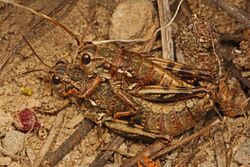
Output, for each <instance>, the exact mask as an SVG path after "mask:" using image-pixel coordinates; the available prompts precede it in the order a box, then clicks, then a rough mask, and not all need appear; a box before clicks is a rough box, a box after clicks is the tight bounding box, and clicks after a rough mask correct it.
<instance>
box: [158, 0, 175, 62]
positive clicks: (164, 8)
mask: <svg viewBox="0 0 250 167" xmlns="http://www.w3.org/2000/svg"><path fill="white" fill-rule="evenodd" d="M157 3H158V9H159V19H160V26H161V27H163V26H164V25H165V23H167V22H168V21H169V20H170V19H169V18H170V9H169V3H168V0H157ZM161 42H162V57H163V58H166V59H171V60H174V49H173V40H172V38H171V27H170V26H169V27H166V28H164V29H162V30H161Z"/></svg>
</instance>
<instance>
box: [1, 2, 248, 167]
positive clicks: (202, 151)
mask: <svg viewBox="0 0 250 167" xmlns="http://www.w3.org/2000/svg"><path fill="white" fill-rule="evenodd" d="M228 1H230V2H233V3H234V4H235V5H236V6H237V7H238V8H240V9H242V10H245V11H247V9H248V10H249V8H250V7H249V6H248V5H249V4H248V3H247V0H228ZM18 2H19V3H21V4H23V5H25V6H29V7H31V8H33V9H36V10H39V11H42V12H43V13H45V14H49V13H51V12H52V14H53V16H52V17H53V18H55V19H56V20H58V21H59V22H60V23H62V24H64V25H66V27H68V28H69V29H70V30H72V31H73V32H74V33H76V34H77V35H78V36H83V35H84V34H85V37H84V39H85V40H95V41H97V40H105V39H109V37H110V34H111V33H114V32H110V29H111V19H112V14H113V13H114V10H115V9H116V7H117V5H118V4H120V3H122V2H123V3H124V2H125V3H126V0H97V1H92V0H79V1H77V0H75V1H73V2H72V1H70V0H65V1H63V0H55V1H49V0H43V1H38V0H33V1H31V0H21V1H18ZM150 2H152V4H153V7H154V9H153V10H155V11H153V12H152V15H153V16H154V17H152V20H154V22H153V23H152V24H150V25H148V23H147V26H148V27H147V28H145V27H144V29H146V30H147V31H146V32H148V31H150V32H151V33H152V32H153V31H155V29H156V28H157V26H159V21H158V19H157V18H158V17H157V10H156V9H157V8H156V6H157V2H156V1H150ZM188 2H189V5H190V8H191V11H192V12H193V13H195V14H198V15H199V16H202V17H204V18H205V19H207V21H208V22H209V23H212V26H214V27H215V29H216V31H217V32H219V33H220V34H223V36H224V37H226V36H227V35H228V36H230V35H231V36H235V35H238V36H240V35H242V34H244V33H242V32H244V30H245V29H244V28H243V27H242V26H241V24H239V23H237V22H236V21H235V20H234V19H232V18H231V17H230V16H228V15H227V14H226V13H225V12H224V11H223V10H221V9H218V8H217V7H216V6H215V4H211V2H210V3H209V1H201V0H199V1H196V0H189V1H188ZM176 4H178V3H177V2H175V3H174V4H173V5H171V11H175V8H176V6H177V5H176ZM135 15H136V13H135ZM183 17H184V14H183V13H180V14H179V15H178V16H177V20H176V22H175V23H173V24H174V25H173V30H174V31H175V32H178V28H179V26H180V24H181V22H182V20H183ZM142 20H143V19H142ZM145 20H146V19H145ZM40 21H41V18H40V17H38V16H34V15H32V14H30V12H27V11H25V10H24V9H19V8H16V7H13V6H11V5H8V4H4V3H0V58H1V61H2V62H3V61H4V58H5V57H7V56H8V55H9V54H11V53H12V52H13V50H14V48H15V46H18V48H17V49H16V50H15V53H14V54H13V55H12V56H11V58H10V60H9V61H7V63H6V64H5V65H4V67H3V68H1V71H0V140H1V143H2V146H1V147H4V149H7V148H8V149H10V150H9V151H10V152H12V155H13V156H7V155H6V154H5V153H4V152H2V151H1V149H0V166H1V165H6V166H12V167H14V166H33V165H32V164H33V163H34V161H35V160H36V156H37V155H38V154H39V150H40V149H41V147H42V146H43V144H44V141H45V139H46V136H47V135H48V133H49V132H50V130H51V128H52V125H53V123H54V121H55V118H56V115H57V113H48V112H46V111H44V110H42V109H40V110H39V109H36V110H35V112H36V115H37V118H38V120H39V122H40V123H41V124H42V129H43V131H41V130H40V131H39V130H36V131H32V132H29V133H23V132H20V131H18V130H16V129H15V127H14V126H13V125H12V122H13V120H12V115H13V114H14V113H16V112H18V111H20V110H22V109H24V108H50V109H51V110H52V109H55V108H58V107H60V106H61V105H62V104H63V100H62V99H61V98H60V97H58V96H56V95H54V94H53V95H47V94H45V93H46V92H45V87H46V86H47V85H48V80H46V78H47V75H46V74H45V73H43V72H33V73H27V74H23V73H25V72H27V71H31V70H34V69H44V70H47V67H45V66H44V65H43V64H42V63H41V62H40V61H39V60H38V59H37V58H36V57H35V56H34V55H33V53H32V51H31V50H30V48H28V47H27V45H25V46H24V43H23V42H22V44H20V45H17V43H18V41H19V40H21V39H22V37H21V36H22V35H25V34H27V33H28V35H27V39H28V41H29V42H30V43H31V44H32V47H33V48H34V49H35V51H36V52H37V53H38V54H39V56H40V57H41V59H42V60H43V61H44V62H46V63H47V64H49V65H50V66H53V65H54V64H55V63H56V62H57V61H58V60H60V59H66V60H68V61H69V62H72V59H73V56H74V54H75V49H76V47H77V45H76V43H75V41H74V40H73V39H72V38H71V37H70V36H69V35H68V34H66V33H65V32H64V31H62V30H61V29H59V28H56V27H55V26H54V25H51V24H49V23H48V22H47V21H43V22H42V23H41V24H39V25H37V26H35V27H34V28H32V27H33V26H34V25H35V24H36V23H38V22H40ZM112 24H114V22H112ZM124 24H125V25H124V26H126V27H130V28H131V29H133V27H132V26H133V25H132V24H131V25H128V24H127V23H126V22H124ZM89 25H90V26H89ZM88 26H89V28H88V29H87V27H88ZM113 26H114V25H113ZM30 29H32V30H31V31H30ZM86 29H87V31H86ZM123 29H124V28H120V29H118V30H119V31H120V30H123ZM125 29H126V28H125ZM134 29H136V28H134ZM29 31H30V32H29ZM131 31H132V30H131ZM143 33H144V32H143ZM143 33H141V34H143ZM145 34H146V33H145ZM145 34H143V35H142V36H140V35H138V34H136V35H135V36H134V35H131V37H132V38H133V37H147V34H146V35H145ZM114 36H115V35H114ZM238 42H239V41H238ZM159 44H160V39H158V38H157V40H156V41H155V43H154V47H155V48H157V49H154V50H153V51H152V52H153V53H152V54H156V55H161V50H160V49H159V47H157V46H158V45H159ZM125 45H126V44H125ZM236 46H238V44H235V47H236ZM129 47H130V46H129ZM137 47H139V48H140V47H141V46H136V49H137ZM2 64H3V63H2ZM24 89H25V90H26V91H25V90H24ZM27 91H28V92H29V91H31V93H27ZM244 91H245V92H247V90H245V89H244ZM79 115H81V111H79V109H78V108H77V107H76V106H75V105H71V106H70V107H67V108H66V109H65V110H64V119H63V123H62V127H61V129H60V132H59V135H58V136H56V138H55V142H54V144H53V146H52V148H51V149H52V150H54V149H55V148H57V147H58V146H59V145H60V144H61V143H62V142H64V141H65V140H66V139H67V137H68V136H70V135H71V134H72V133H73V132H74V130H75V129H76V127H77V124H76V125H75V123H74V121H75V120H78V118H79ZM215 115H216V114H214V115H213V116H211V117H212V118H215V117H219V116H217V115H216V116H215ZM206 122H211V120H210V121H209V120H206ZM72 124H73V125H72ZM202 124H203V126H206V125H207V124H208V123H202ZM201 127H202V125H200V126H198V127H197V129H200V128H201ZM99 129H100V127H97V126H96V127H95V128H94V129H92V130H91V132H90V133H89V134H88V135H87V136H86V137H85V139H83V140H82V141H81V143H80V144H79V145H77V146H76V147H75V148H74V149H73V150H72V151H71V152H70V153H69V154H67V155H66V156H65V157H64V158H63V160H62V161H60V162H59V163H58V165H57V166H58V167H59V166H60V167H64V166H65V167H66V166H74V167H78V166H82V167H84V166H89V165H90V164H91V162H92V161H93V160H94V159H95V157H96V156H97V154H98V153H99V152H100V151H101V150H102V148H104V146H105V144H107V143H108V142H109V141H111V139H112V137H113V136H114V134H113V133H112V132H110V131H108V130H107V129H105V128H103V129H102V131H103V134H102V135H100V134H99ZM13 134H15V135H14V136H13ZM188 134H192V131H188V132H186V133H185V134H183V135H182V136H181V137H180V139H181V138H183V137H184V136H186V135H188ZM249 135H250V124H249V118H248V116H242V117H237V118H228V117H224V118H223V121H222V123H221V124H220V125H218V126H217V127H216V128H215V129H213V130H211V131H210V132H209V133H205V134H204V135H203V136H202V137H200V138H199V139H196V140H194V141H192V142H190V143H188V144H185V145H183V146H181V147H180V148H178V149H176V150H174V151H172V152H171V153H169V154H167V155H164V156H162V157H161V158H159V160H160V162H161V164H162V166H164V167H170V166H179V167H180V166H192V167H195V166H199V167H203V166H204V167H209V166H211V167H214V166H218V167H224V166H231V167H239V166H241V167H247V166H250V139H249ZM6 136H8V137H10V139H6ZM11 138H12V139H11ZM13 138H14V139H13ZM6 140H9V141H11V142H9V143H10V145H12V146H10V145H8V144H6ZM13 142H15V144H14V145H13ZM3 143H5V144H3ZM6 145H7V146H6ZM147 145H148V143H143V142H142V141H134V140H131V139H126V140H125V142H124V143H123V144H122V145H121V146H120V147H119V149H118V150H117V151H116V152H115V153H114V155H113V156H112V158H111V159H110V160H109V161H108V163H107V164H106V165H105V166H107V167H110V166H120V165H121V163H122V162H123V161H124V160H125V159H127V158H129V157H131V156H133V155H136V154H137V153H138V152H139V151H141V150H142V149H143V148H145V147H146V146H147ZM14 146H15V147H14ZM10 147H12V148H10ZM16 155H18V156H21V157H22V159H21V160H20V159H19V160H18V159H16V158H14V157H15V156H16ZM10 157H11V158H10Z"/></svg>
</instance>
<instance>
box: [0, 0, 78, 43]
mask: <svg viewBox="0 0 250 167" xmlns="http://www.w3.org/2000/svg"><path fill="white" fill-rule="evenodd" d="M0 1H2V2H5V3H8V4H11V5H13V6H16V7H19V8H22V9H25V10H28V11H30V12H31V13H33V14H35V15H37V16H41V17H43V18H45V19H46V20H48V21H50V22H51V23H53V24H54V25H55V26H58V27H61V28H62V29H63V30H64V31H66V32H67V33H68V34H69V35H70V36H71V37H72V38H74V39H75V40H76V43H77V46H80V41H79V39H78V38H77V36H76V35H75V34H74V33H73V32H72V31H70V30H69V29H67V28H66V27H65V26H64V25H63V24H61V23H59V22H58V21H56V20H55V19H52V18H51V17H49V16H47V15H45V14H43V13H41V12H38V11H35V10H34V9H31V8H29V7H26V6H23V5H20V4H17V3H15V2H12V1H9V0H0Z"/></svg>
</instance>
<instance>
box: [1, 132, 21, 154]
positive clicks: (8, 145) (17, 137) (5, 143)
mask: <svg viewBox="0 0 250 167" xmlns="http://www.w3.org/2000/svg"><path fill="white" fill-rule="evenodd" d="M24 140H25V134H24V133H21V132H19V131H15V130H11V131H9V132H7V133H6V135H5V137H4V138H3V140H2V147H3V148H4V149H6V150H7V151H9V152H11V153H12V154H17V153H19V152H21V151H22V149H23V145H24Z"/></svg>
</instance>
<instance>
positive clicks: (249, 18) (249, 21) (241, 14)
mask: <svg viewBox="0 0 250 167" xmlns="http://www.w3.org/2000/svg"><path fill="white" fill-rule="evenodd" d="M213 1H214V3H216V4H217V5H218V6H219V7H220V8H222V9H223V10H225V11H226V12H227V13H228V14H229V15H230V16H232V17H233V18H235V19H236V20H237V21H238V22H240V23H242V24H243V26H244V27H246V28H250V15H249V14H248V13H246V12H245V11H242V10H240V9H238V8H236V7H235V6H234V5H233V4H231V3H229V2H228V1H225V0H213Z"/></svg>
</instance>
